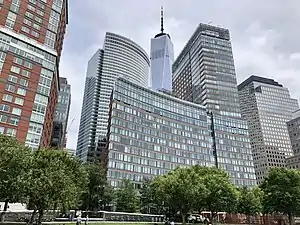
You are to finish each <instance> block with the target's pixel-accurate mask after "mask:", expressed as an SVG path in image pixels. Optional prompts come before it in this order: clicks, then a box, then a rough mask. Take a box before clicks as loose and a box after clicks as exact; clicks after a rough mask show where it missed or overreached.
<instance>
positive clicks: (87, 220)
mask: <svg viewBox="0 0 300 225" xmlns="http://www.w3.org/2000/svg"><path fill="white" fill-rule="evenodd" d="M88 223H89V216H88V215H86V217H85V222H84V224H85V225H87V224H88Z"/></svg>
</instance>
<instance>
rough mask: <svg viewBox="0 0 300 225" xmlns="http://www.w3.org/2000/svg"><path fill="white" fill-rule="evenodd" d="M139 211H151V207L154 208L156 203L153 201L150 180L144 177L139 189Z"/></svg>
mask: <svg viewBox="0 0 300 225" xmlns="http://www.w3.org/2000/svg"><path fill="white" fill-rule="evenodd" d="M140 194H141V213H148V214H150V213H152V212H153V211H152V209H155V208H156V205H155V203H154V196H153V190H152V188H151V180H150V179H146V180H144V182H143V184H142V186H141V189H140Z"/></svg>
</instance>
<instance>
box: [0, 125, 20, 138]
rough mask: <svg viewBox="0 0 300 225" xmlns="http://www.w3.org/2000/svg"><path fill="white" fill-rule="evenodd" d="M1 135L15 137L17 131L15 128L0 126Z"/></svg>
mask: <svg viewBox="0 0 300 225" xmlns="http://www.w3.org/2000/svg"><path fill="white" fill-rule="evenodd" d="M0 134H5V135H6V136H11V137H15V136H16V135H17V130H16V129H13V128H6V129H5V127H1V126H0Z"/></svg>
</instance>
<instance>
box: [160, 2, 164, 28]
mask: <svg viewBox="0 0 300 225" xmlns="http://www.w3.org/2000/svg"><path fill="white" fill-rule="evenodd" d="M160 31H161V33H163V32H164V7H163V6H162V7H161V8H160Z"/></svg>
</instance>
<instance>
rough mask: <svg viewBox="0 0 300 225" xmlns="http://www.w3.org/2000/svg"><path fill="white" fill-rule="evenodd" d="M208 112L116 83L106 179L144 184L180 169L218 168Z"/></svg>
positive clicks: (105, 155) (163, 96)
mask: <svg viewBox="0 0 300 225" xmlns="http://www.w3.org/2000/svg"><path fill="white" fill-rule="evenodd" d="M209 123H210V120H209V118H208V115H207V113H206V109H205V107H203V106H201V105H197V104H193V103H191V102H187V101H183V100H181V99H178V98H175V97H172V96H171V95H167V94H164V93H162V92H157V91H153V90H150V89H147V88H144V87H141V86H138V85H136V84H133V83H131V82H129V81H127V80H125V79H122V78H121V79H118V81H117V82H116V84H115V88H114V90H113V93H112V97H111V108H110V119H109V131H108V136H107V140H108V146H107V147H108V149H107V151H105V152H104V158H106V159H108V161H107V168H108V171H107V178H108V180H109V182H110V183H111V185H112V186H114V187H117V186H119V185H120V183H121V182H122V180H123V179H130V180H132V181H133V182H135V183H137V184H141V183H142V181H143V180H144V179H147V178H151V177H153V176H157V175H162V174H164V173H166V172H168V171H170V170H172V169H175V168H176V167H177V166H189V165H196V164H199V165H202V166H215V159H214V155H213V150H212V148H211V145H212V138H211V135H210V130H209V128H210V126H209Z"/></svg>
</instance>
